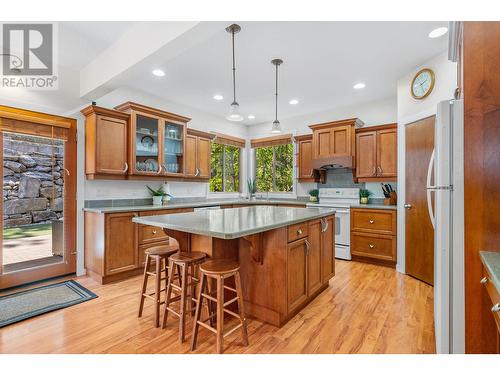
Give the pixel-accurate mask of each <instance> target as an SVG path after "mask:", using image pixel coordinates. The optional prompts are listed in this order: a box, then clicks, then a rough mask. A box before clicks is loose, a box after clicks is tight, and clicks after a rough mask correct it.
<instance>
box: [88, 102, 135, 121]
mask: <svg viewBox="0 0 500 375" xmlns="http://www.w3.org/2000/svg"><path fill="white" fill-rule="evenodd" d="M80 112H81V113H82V114H83V115H84V116H88V115H90V114H96V115H102V116H111V117H115V118H116V117H118V118H121V119H123V120H127V121H128V120H129V119H130V115H129V114H128V113H125V112H120V111H116V110H114V109H108V108H104V107H98V106H96V105H89V106H88V107H85V108H84V109H82V110H81V111H80Z"/></svg>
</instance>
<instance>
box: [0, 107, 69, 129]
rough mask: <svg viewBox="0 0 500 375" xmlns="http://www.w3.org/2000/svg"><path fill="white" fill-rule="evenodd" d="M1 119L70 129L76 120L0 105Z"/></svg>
mask: <svg viewBox="0 0 500 375" xmlns="http://www.w3.org/2000/svg"><path fill="white" fill-rule="evenodd" d="M0 118H3V119H10V120H16V121H22V122H31V123H35V124H41V125H48V126H54V127H58V128H64V129H69V128H70V127H71V123H72V121H74V119H71V118H68V117H62V116H55V115H49V114H47V113H41V112H35V111H28V110H26V109H21V108H14V107H8V106H5V105H0Z"/></svg>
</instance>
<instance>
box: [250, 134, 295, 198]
mask: <svg viewBox="0 0 500 375" xmlns="http://www.w3.org/2000/svg"><path fill="white" fill-rule="evenodd" d="M284 144H291V145H292V165H291V169H292V190H290V191H277V190H276V147H279V146H283V145H284ZM284 144H278V145H272V146H265V147H256V148H255V149H254V153H253V154H254V155H253V159H254V163H253V164H254V168H253V175H254V178H255V180H256V181H257V150H258V149H259V148H268V147H272V150H273V158H272V167H271V169H272V176H273V184H272V185H273V190H271V191H263V190H257V193H260V194H262V193H268V194H290V195H294V194H296V185H295V145H294V143H293V142H290V143H284Z"/></svg>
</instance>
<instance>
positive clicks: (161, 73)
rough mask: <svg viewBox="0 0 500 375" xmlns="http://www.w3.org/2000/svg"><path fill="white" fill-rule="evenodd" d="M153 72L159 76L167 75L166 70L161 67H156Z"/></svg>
mask: <svg viewBox="0 0 500 375" xmlns="http://www.w3.org/2000/svg"><path fill="white" fill-rule="evenodd" d="M152 73H153V75H155V76H157V77H163V76H164V75H165V72H164V71H163V70H161V69H155V70H153V71H152Z"/></svg>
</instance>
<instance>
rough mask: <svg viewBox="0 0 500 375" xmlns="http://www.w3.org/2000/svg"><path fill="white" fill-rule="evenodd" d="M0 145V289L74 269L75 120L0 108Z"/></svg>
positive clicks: (70, 271)
mask: <svg viewBox="0 0 500 375" xmlns="http://www.w3.org/2000/svg"><path fill="white" fill-rule="evenodd" d="M0 143H1V144H2V147H0V159H1V160H2V164H3V165H4V184H5V185H4V186H5V187H7V186H11V185H12V184H15V181H16V180H17V185H15V186H17V191H16V192H14V189H9V190H8V191H6V190H4V192H5V193H7V194H6V195H7V196H8V199H5V198H7V196H4V197H5V198H4V199H3V200H2V201H0V208H1V211H2V215H1V216H0V223H1V224H2V225H1V226H0V228H1V229H0V230H1V235H0V289H4V288H9V287H13V286H17V285H22V284H26V283H31V282H36V281H40V280H43V279H47V278H52V277H57V276H62V275H67V274H71V273H74V272H75V271H76V176H77V153H76V120H75V119H70V118H65V117H60V116H55V115H49V114H44V113H39V112H32V111H27V110H23V109H19V108H12V107H6V106H0ZM15 144H17V145H18V146H15ZM26 146H29V147H26ZM7 158H8V159H7ZM4 160H5V161H7V160H9V163H4ZM23 163H24V164H23ZM39 166H41V167H42V168H43V170H44V172H43V173H41V172H33V171H34V170H35V169H36V168H37V167H39ZM13 168H14V169H16V170H17V172H15V173H14V171H13V170H12V169H13ZM39 169H41V168H39ZM12 193H14V194H12Z"/></svg>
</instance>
